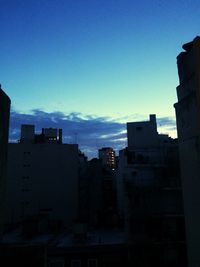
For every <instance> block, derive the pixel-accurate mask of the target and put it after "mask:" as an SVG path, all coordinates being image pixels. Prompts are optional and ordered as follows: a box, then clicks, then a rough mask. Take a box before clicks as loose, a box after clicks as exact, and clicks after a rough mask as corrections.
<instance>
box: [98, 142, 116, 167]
mask: <svg viewBox="0 0 200 267" xmlns="http://www.w3.org/2000/svg"><path fill="white" fill-rule="evenodd" d="M99 159H101V160H102V163H103V165H104V166H106V167H108V168H110V169H112V170H114V169H115V167H116V159H115V151H114V150H113V149H112V148H111V147H103V148H101V149H99Z"/></svg>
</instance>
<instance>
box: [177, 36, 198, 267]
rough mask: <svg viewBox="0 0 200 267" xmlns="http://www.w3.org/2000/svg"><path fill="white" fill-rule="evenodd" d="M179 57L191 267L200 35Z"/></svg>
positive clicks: (194, 252) (180, 128)
mask: <svg viewBox="0 0 200 267" xmlns="http://www.w3.org/2000/svg"><path fill="white" fill-rule="evenodd" d="M183 49H184V51H183V52H181V53H180V54H179V55H178V57H177V65H178V74H179V85H178V87H177V96H178V102H177V103H176V104H175V105H174V106H175V109H176V119H177V131H178V140H179V152H180V165H181V177H182V186H183V198H184V209H185V220H186V235H187V245H188V260H189V266H190V267H197V266H200V253H199V248H200V228H199V225H200V212H199V208H200V37H196V38H195V39H194V40H193V41H192V42H189V43H186V44H184V45H183Z"/></svg>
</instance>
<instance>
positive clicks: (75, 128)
mask: <svg viewBox="0 0 200 267" xmlns="http://www.w3.org/2000/svg"><path fill="white" fill-rule="evenodd" d="M141 117H142V115H138V119H137V118H135V120H134V121H138V120H140V118H141ZM119 121H121V120H120V118H119ZM119 121H116V120H113V119H111V118H109V117H98V116H94V115H87V116H85V115H83V114H82V113H78V112H71V113H69V114H64V113H62V112H45V111H42V110H39V109H34V110H32V111H31V112H30V113H29V114H24V113H20V112H17V111H15V110H12V111H11V117H10V136H9V139H10V142H16V141H17V140H19V138H20V129H21V124H33V125H35V127H36V132H37V133H40V132H41V129H42V128H50V127H52V128H62V129H63V142H64V143H70V144H72V143H78V144H79V148H80V149H81V151H83V152H85V153H86V155H87V156H88V157H89V158H91V157H95V156H97V152H98V149H99V148H102V147H105V146H109V147H113V148H114V149H115V150H120V149H122V148H124V147H126V145H127V137H126V123H122V122H119ZM157 124H158V129H159V130H161V132H168V133H170V132H173V131H174V130H175V129H176V123H175V119H174V118H171V117H163V118H158V119H157Z"/></svg>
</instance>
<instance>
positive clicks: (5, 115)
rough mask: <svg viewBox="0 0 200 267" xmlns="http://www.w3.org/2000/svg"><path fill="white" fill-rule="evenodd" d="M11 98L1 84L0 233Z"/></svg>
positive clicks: (3, 206) (0, 230)
mask: <svg viewBox="0 0 200 267" xmlns="http://www.w3.org/2000/svg"><path fill="white" fill-rule="evenodd" d="M10 103H11V101H10V98H9V97H8V96H7V95H6V94H5V93H4V91H3V90H2V89H1V85H0V234H1V232H2V231H3V228H2V227H3V218H4V215H3V214H4V209H5V204H4V197H5V182H6V166H7V144H8V132H9V118H10Z"/></svg>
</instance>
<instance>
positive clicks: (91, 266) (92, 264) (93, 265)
mask: <svg viewBox="0 0 200 267" xmlns="http://www.w3.org/2000/svg"><path fill="white" fill-rule="evenodd" d="M87 267H97V259H88V261H87Z"/></svg>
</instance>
